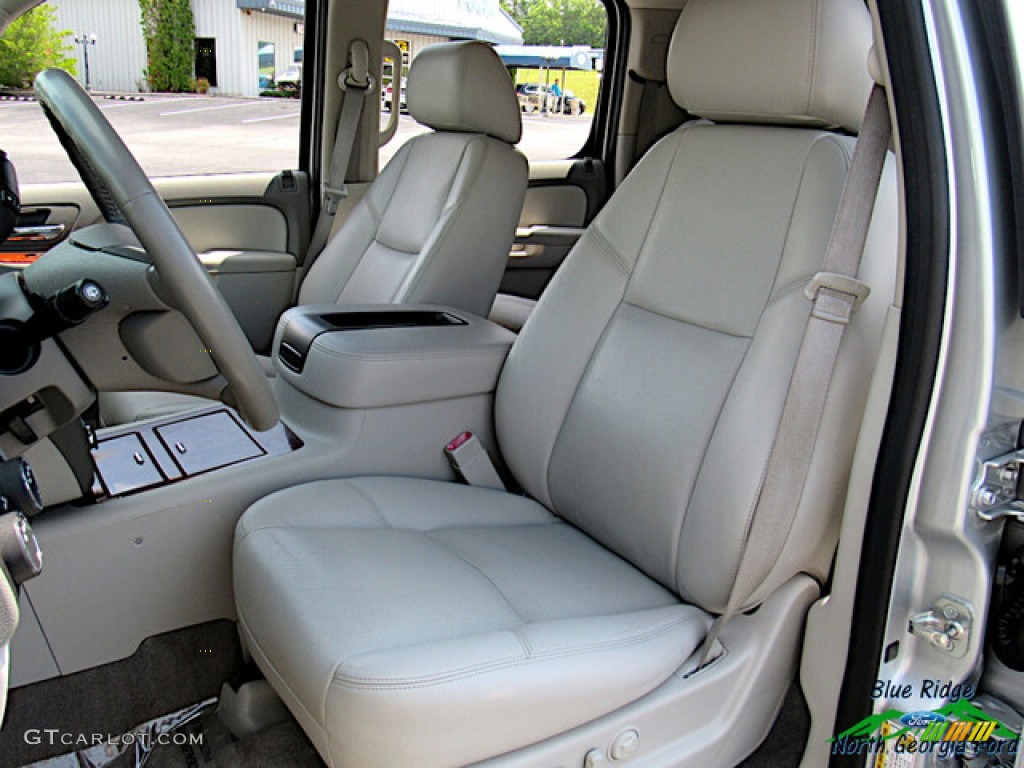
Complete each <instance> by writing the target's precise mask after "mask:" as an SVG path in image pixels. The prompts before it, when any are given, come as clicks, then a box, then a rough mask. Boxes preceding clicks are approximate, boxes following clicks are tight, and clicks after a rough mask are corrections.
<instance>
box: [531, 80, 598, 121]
mask: <svg viewBox="0 0 1024 768" xmlns="http://www.w3.org/2000/svg"><path fill="white" fill-rule="evenodd" d="M516 95H517V96H518V98H519V109H520V110H521V111H523V112H538V111H544V110H545V108H546V109H547V111H548V112H561V113H562V114H565V115H582V114H583V113H584V112H586V111H587V105H586V102H584V101H583V99H580V98H578V97H577V96H576V94H575V93H573V92H572V91H570V90H565V91H563V92H562V95H561V97H558V96H556V95H555V93H554V86H551V85H544V84H543V83H519V84H518V85H517V86H516Z"/></svg>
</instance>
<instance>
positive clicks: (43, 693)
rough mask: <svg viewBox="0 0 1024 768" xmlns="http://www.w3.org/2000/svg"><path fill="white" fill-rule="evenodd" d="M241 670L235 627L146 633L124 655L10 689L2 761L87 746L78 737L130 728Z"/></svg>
mask: <svg viewBox="0 0 1024 768" xmlns="http://www.w3.org/2000/svg"><path fill="white" fill-rule="evenodd" d="M243 669H244V663H243V660H242V650H241V644H240V643H239V640H238V630H237V627H236V626H235V624H234V622H230V621H217V622H211V623H209V624H203V625H200V626H197V627H190V628H188V629H183V630H179V631H176V632H170V633H167V634H164V635H158V636H156V637H151V638H149V639H147V640H145V641H143V643H142V644H141V645H140V646H139V649H138V651H136V652H135V654H134V655H132V656H131V657H129V658H127V659H124V660H123V661H117V662H114V663H112V664H106V665H104V666H102V667H97V668H95V669H90V670H87V671H85V672H79V673H77V674H73V675H67V676H65V677H59V678H55V679H53V680H45V681H43V682H41V683H35V684H33V685H28V686H25V687H22V688H16V689H15V690H13V691H11V694H10V698H9V700H8V706H7V715H6V717H5V719H4V723H3V728H2V729H0V756H2V760H0V762H2V764H3V765H5V766H10V765H27V764H30V763H33V762H36V761H39V760H44V759H46V758H48V757H54V756H56V755H60V754H64V753H67V752H69V751H71V750H75V749H82V748H83V747H85V746H88V745H89V743H88V742H87V741H78V739H83V740H85V739H90V738H94V737H101V738H104V739H105V738H106V737H107V736H108V735H113V736H116V735H117V734H124V733H128V732H130V731H132V729H134V728H135V727H136V726H137V725H138V724H139V723H143V722H147V721H150V720H152V719H154V718H158V717H162V716H164V715H165V714H166V713H168V712H178V711H179V710H181V709H183V708H185V707H189V706H191V705H193V704H195V703H196V702H199V701H205V700H207V699H210V698H214V697H216V696H217V695H218V693H220V686H221V684H222V683H223V682H224V681H226V680H232V679H235V678H236V677H237V676H238V675H240V674H241V673H242V671H243ZM45 729H50V730H52V731H53V732H54V733H56V734H59V736H60V738H48V737H47V734H46V733H45ZM62 740H63V741H64V743H62ZM69 740H72V741H73V743H67V742H68V741H69Z"/></svg>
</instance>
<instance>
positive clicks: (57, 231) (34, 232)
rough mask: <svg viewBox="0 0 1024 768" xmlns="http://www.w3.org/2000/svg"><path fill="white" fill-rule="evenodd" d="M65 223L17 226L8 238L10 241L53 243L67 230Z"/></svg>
mask: <svg viewBox="0 0 1024 768" xmlns="http://www.w3.org/2000/svg"><path fill="white" fill-rule="evenodd" d="M66 229H67V227H65V226H64V225H63V224H40V225H39V226H34V227H15V228H14V232H12V233H11V236H10V237H8V238H7V242H8V243H52V242H54V241H56V240H60V238H61V237H62V236H63V234H64V230H66Z"/></svg>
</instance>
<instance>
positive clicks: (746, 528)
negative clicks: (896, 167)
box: [675, 133, 850, 584]
mask: <svg viewBox="0 0 1024 768" xmlns="http://www.w3.org/2000/svg"><path fill="white" fill-rule="evenodd" d="M822 140H823V141H829V142H830V143H832V144H834V145H836V146H838V147H839V148H840V149H841V150H842V151H843V155H844V157H846V158H847V169H846V172H847V174H848V173H849V172H850V169H849V162H850V161H849V157H850V156H849V152H848V151H847V150H846V148H845V147H844V146H843V144H842V142H839V141H836V140H835V138H834V137H833V136H832V134H828V133H823V134H822V135H821V136H820V137H819V138H818V139H816V140H815V141H813V142H811V144H810V145H809V146H808V148H807V153H806V154H805V155H804V165H803V168H802V169H801V172H800V183H799V184H798V185H797V189H796V194H795V195H794V196H793V207H792V209H791V210H790V216H789V223H788V224H787V226H786V236H785V238H784V239H783V241H782V253H781V254H780V256H779V263H778V265H777V266H776V269H775V274H776V279H778V271H779V269H781V268H782V262H783V260H784V258H785V251H786V246H787V245H788V243H789V235H790V232H791V230H792V226H793V216H794V215H795V213H796V204H797V201H798V200H799V199H800V192H801V190H802V189H803V185H804V180H805V179H806V177H807V163H808V161H809V159H810V157H811V153H812V152H813V151H814V148H815V147H816V146H817V145H818V141H822ZM826 247H827V246H826ZM824 256H825V254H824V252H823V253H822V259H824ZM770 300H771V296H770V295H769V302H770ZM766 309H767V305H766V306H765V309H762V311H761V316H760V317H759V318H758V321H757V327H758V328H760V327H761V324H762V323H763V322H764V316H765V314H766V311H765V310H766ZM754 335H755V336H756V335H757V329H756V328H755V330H754ZM751 346H753V345H751ZM749 351H750V348H749V347H748V349H747V353H749ZM743 357H744V359H743V362H746V353H744V356H743ZM743 362H741V363H740V368H738V369H737V371H739V370H740V369H741V368H742V367H743ZM795 372H796V370H795V363H794V368H793V370H792V371H791V372H790V376H789V378H790V382H792V378H793V374H794V373H795ZM735 383H736V377H733V382H732V384H731V385H730V387H729V389H730V393H731V391H732V386H734V385H735ZM786 390H787V392H788V390H789V383H787V385H786ZM727 401H728V396H727V397H726V401H725V402H727ZM724 407H725V405H724V402H723V406H722V408H723V410H724ZM718 415H719V418H721V415H722V412H721V411H719V414H718ZM778 417H779V421H778V422H776V425H775V434H776V435H778V431H779V424H780V423H781V420H782V411H781V410H780V411H779V414H778ZM716 428H717V422H716ZM713 434H714V433H712V435H713ZM774 442H775V439H774V438H772V444H773V445H774ZM770 451H771V449H769V456H766V457H765V460H764V462H763V465H762V467H761V471H760V479H759V480H758V483H757V490H756V491H755V492H754V495H753V497H752V499H751V501H750V505H749V507H748V509H747V513H746V515H745V519H744V523H743V527H742V529H741V531H742V535H741V538H740V546H739V550H738V551H737V556H736V562H735V564H734V566H733V567H732V568H731V571H732V574H731V576H730V578H729V581H728V582H727V583H728V584H732V583H734V582H735V581H736V576H737V574H738V573H739V570H740V561H741V560H742V559H743V549H744V547H745V543H744V542H746V541H747V539H748V537H749V535H750V528H751V526H752V524H753V520H754V512H755V510H756V509H757V503H758V499H760V497H761V490H762V488H763V487H764V481H765V477H766V475H767V474H768V459H769V458H770ZM706 458H707V451H705V452H704V459H706ZM703 468H704V460H702V461H701V469H700V470H698V472H697V477H698V478H699V477H700V473H701V471H703ZM693 487H694V489H695V488H696V487H697V483H696V482H695V483H694V484H693ZM690 498H691V499H692V498H693V495H692V491H691V496H690ZM687 509H689V504H687ZM685 520H686V517H685V516H684V517H683V524H681V525H680V526H679V532H678V535H677V537H676V540H677V541H680V540H681V539H682V535H683V526H684V525H685ZM678 549H679V545H678V544H677V546H676V551H677V554H676V558H675V560H676V572H677V573H678V567H679V566H678V564H679V555H678Z"/></svg>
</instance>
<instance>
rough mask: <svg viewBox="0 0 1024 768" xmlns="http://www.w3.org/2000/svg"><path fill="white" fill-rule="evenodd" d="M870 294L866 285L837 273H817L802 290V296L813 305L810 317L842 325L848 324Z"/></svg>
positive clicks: (869, 289)
mask: <svg viewBox="0 0 1024 768" xmlns="http://www.w3.org/2000/svg"><path fill="white" fill-rule="evenodd" d="M870 293H871V288H870V287H869V286H868V285H867V283H863V282H861V281H860V280H858V279H857V278H855V277H850V276H849V275H841V274H839V273H837V272H819V273H818V274H816V275H815V276H814V277H812V278H811V280H810V282H809V283H807V287H806V288H804V296H806V297H807V298H808V299H810V300H811V301H812V302H813V303H814V308H813V309H812V310H811V314H812V315H814V316H815V317H817V318H820V319H822V320H828V321H830V322H833V323H841V324H842V325H847V324H848V323H849V322H850V318H851V317H852V316H853V313H854V312H856V311H857V308H858V307H860V305H861V304H863V303H864V300H865V299H866V298H867V297H868V294H870Z"/></svg>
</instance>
